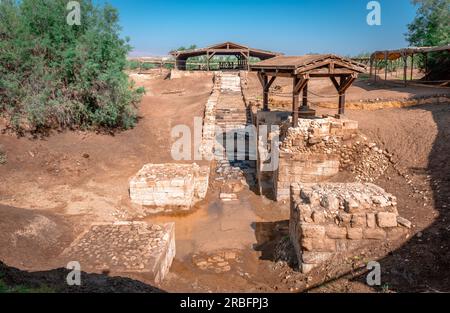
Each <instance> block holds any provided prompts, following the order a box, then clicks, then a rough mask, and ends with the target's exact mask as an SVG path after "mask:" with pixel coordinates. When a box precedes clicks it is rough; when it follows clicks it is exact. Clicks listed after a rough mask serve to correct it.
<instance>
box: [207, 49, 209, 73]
mask: <svg viewBox="0 0 450 313" xmlns="http://www.w3.org/2000/svg"><path fill="white" fill-rule="evenodd" d="M206 70H207V71H208V72H209V51H206Z"/></svg>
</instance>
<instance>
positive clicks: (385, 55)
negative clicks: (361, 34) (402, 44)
mask: <svg viewBox="0 0 450 313" xmlns="http://www.w3.org/2000/svg"><path fill="white" fill-rule="evenodd" d="M387 71H388V52H387V51H385V52H384V83H385V84H386V81H387Z"/></svg>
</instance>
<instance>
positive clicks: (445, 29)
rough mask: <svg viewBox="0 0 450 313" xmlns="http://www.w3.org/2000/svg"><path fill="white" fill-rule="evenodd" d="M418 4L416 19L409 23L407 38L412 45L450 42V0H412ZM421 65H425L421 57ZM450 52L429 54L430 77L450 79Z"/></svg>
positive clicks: (436, 44) (424, 45)
mask: <svg viewBox="0 0 450 313" xmlns="http://www.w3.org/2000/svg"><path fill="white" fill-rule="evenodd" d="M412 2H413V4H415V5H418V10H417V15H416V18H415V19H414V21H413V22H412V23H411V24H409V25H408V34H407V39H408V41H409V43H410V44H411V45H412V46H418V47H426V46H442V45H447V44H449V43H450V0H412ZM419 60H420V66H421V67H422V68H424V67H425V62H424V58H423V57H420V58H419ZM449 67H450V56H449V53H448V52H436V53H431V54H429V58H428V68H429V70H430V75H429V77H431V78H432V79H433V78H436V79H450V73H449V72H448V68H449Z"/></svg>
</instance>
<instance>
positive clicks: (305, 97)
mask: <svg viewBox="0 0 450 313" xmlns="http://www.w3.org/2000/svg"><path fill="white" fill-rule="evenodd" d="M302 107H303V109H304V110H307V109H308V82H306V84H305V87H303V99H302Z"/></svg>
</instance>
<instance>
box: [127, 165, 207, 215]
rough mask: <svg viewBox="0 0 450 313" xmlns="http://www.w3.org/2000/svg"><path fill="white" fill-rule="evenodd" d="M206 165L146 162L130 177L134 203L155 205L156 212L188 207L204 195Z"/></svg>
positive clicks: (131, 195)
mask: <svg viewBox="0 0 450 313" xmlns="http://www.w3.org/2000/svg"><path fill="white" fill-rule="evenodd" d="M209 171H210V168H209V166H202V167H200V166H198V165H197V164H195V163H194V164H170V163H169V164H147V165H145V166H144V167H143V168H142V169H141V170H140V171H139V172H138V173H137V175H136V176H134V177H133V178H131V180H130V197H131V201H132V202H133V203H135V204H139V205H142V206H149V207H155V212H159V211H160V210H165V208H166V209H167V210H172V208H173V207H178V208H180V209H182V210H188V209H190V208H191V207H192V206H193V205H194V204H195V203H197V202H199V201H201V200H203V199H204V198H205V196H206V192H207V190H208V183H209Z"/></svg>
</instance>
